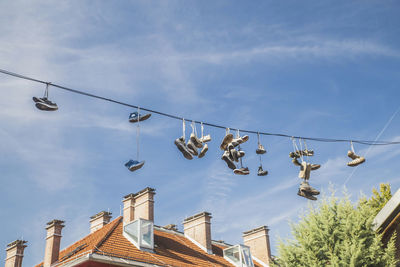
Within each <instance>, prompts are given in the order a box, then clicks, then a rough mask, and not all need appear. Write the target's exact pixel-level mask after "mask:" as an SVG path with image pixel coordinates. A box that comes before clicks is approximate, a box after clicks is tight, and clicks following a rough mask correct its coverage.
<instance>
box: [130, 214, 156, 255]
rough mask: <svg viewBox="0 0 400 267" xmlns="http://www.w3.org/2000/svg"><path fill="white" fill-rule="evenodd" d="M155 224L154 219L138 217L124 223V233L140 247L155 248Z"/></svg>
mask: <svg viewBox="0 0 400 267" xmlns="http://www.w3.org/2000/svg"><path fill="white" fill-rule="evenodd" d="M153 229H154V225H153V222H152V221H148V220H144V219H137V220H135V221H133V222H131V223H128V224H126V225H124V233H123V235H124V236H125V237H126V238H127V239H128V240H129V241H130V242H131V243H132V244H134V245H135V246H136V247H137V248H138V249H143V248H144V249H149V250H152V249H153V248H154V230H153Z"/></svg>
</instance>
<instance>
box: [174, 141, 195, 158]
mask: <svg viewBox="0 0 400 267" xmlns="http://www.w3.org/2000/svg"><path fill="white" fill-rule="evenodd" d="M174 143H175V145H176V147H177V148H178V149H179V151H180V152H182V155H183V156H184V157H185V158H186V159H193V156H192V154H190V152H189V150H188V148H187V147H186V144H185V139H184V138H183V137H180V138H177V139H175V142H174Z"/></svg>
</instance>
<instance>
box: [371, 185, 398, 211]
mask: <svg viewBox="0 0 400 267" xmlns="http://www.w3.org/2000/svg"><path fill="white" fill-rule="evenodd" d="M391 197H392V192H391V190H390V185H389V184H380V185H379V191H378V190H377V189H375V188H373V189H372V196H371V198H370V199H369V200H368V205H369V206H370V207H371V208H372V209H374V211H375V214H378V212H379V211H380V210H381V209H382V208H383V206H385V204H386V203H387V202H388V201H389V199H390V198H391Z"/></svg>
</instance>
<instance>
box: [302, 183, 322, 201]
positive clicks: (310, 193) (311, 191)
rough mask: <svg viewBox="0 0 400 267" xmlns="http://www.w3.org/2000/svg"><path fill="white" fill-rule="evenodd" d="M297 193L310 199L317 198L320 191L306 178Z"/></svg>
mask: <svg viewBox="0 0 400 267" xmlns="http://www.w3.org/2000/svg"><path fill="white" fill-rule="evenodd" d="M297 195H299V196H301V197H305V198H307V199H310V200H317V198H316V197H315V196H317V195H319V191H318V190H317V189H315V188H313V187H311V186H310V184H309V183H308V182H307V181H306V180H304V181H303V182H301V184H300V187H299V191H298V192H297Z"/></svg>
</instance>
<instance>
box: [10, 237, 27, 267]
mask: <svg viewBox="0 0 400 267" xmlns="http://www.w3.org/2000/svg"><path fill="white" fill-rule="evenodd" d="M26 243H27V241H24V240H15V241H14V242H11V243H10V244H8V245H7V248H6V253H7V256H6V264H5V267H21V266H22V259H23V257H24V249H25V248H26V245H25V244H26Z"/></svg>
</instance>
